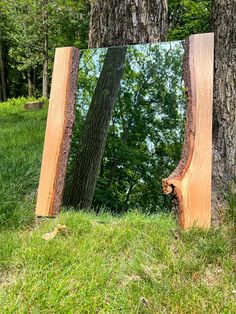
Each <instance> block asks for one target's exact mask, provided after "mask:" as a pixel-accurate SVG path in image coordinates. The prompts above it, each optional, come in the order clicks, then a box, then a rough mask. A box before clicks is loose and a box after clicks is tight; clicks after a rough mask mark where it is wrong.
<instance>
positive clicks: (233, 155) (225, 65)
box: [212, 0, 236, 220]
mask: <svg viewBox="0 0 236 314" xmlns="http://www.w3.org/2000/svg"><path fill="white" fill-rule="evenodd" d="M235 25H236V6H235V2H234V1H232V0H215V1H213V7H212V26H213V30H214V32H215V82H214V116H213V147H214V151H213V207H214V211H213V212H214V218H215V220H218V218H219V210H222V207H223V206H224V205H225V204H224V198H223V194H224V192H226V191H227V189H228V187H229V185H230V184H232V181H233V179H234V178H235V176H236V140H235V138H236V119H235V112H236V93H235V87H236V75H235V73H236V32H235Z"/></svg>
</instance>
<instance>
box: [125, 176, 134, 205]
mask: <svg viewBox="0 0 236 314" xmlns="http://www.w3.org/2000/svg"><path fill="white" fill-rule="evenodd" d="M133 188H134V182H132V181H131V182H130V185H129V190H128V193H127V195H126V199H125V201H124V204H125V206H127V205H128V203H129V198H130V195H131V192H132V190H133Z"/></svg>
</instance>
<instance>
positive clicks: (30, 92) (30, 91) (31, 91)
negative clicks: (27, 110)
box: [27, 69, 34, 97]
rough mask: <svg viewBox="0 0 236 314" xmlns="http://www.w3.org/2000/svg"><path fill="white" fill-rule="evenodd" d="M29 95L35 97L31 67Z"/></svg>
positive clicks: (29, 72)
mask: <svg viewBox="0 0 236 314" xmlns="http://www.w3.org/2000/svg"><path fill="white" fill-rule="evenodd" d="M27 74H28V96H29V97H33V96H34V84H33V80H32V71H31V69H29V70H28V73H27Z"/></svg>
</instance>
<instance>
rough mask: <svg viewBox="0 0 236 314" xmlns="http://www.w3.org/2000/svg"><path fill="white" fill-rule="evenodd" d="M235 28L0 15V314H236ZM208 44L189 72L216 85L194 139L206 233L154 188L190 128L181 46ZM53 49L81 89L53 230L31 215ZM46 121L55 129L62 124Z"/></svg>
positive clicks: (228, 13) (214, 23)
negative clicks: (65, 54) (198, 142)
mask: <svg viewBox="0 0 236 314" xmlns="http://www.w3.org/2000/svg"><path fill="white" fill-rule="evenodd" d="M235 25H236V6H235V1H233V0H195V1H193V0H168V1H166V0H120V1H117V0H18V1H15V0H0V312H1V313H3V314H5V313H6V314H11V313H12V314H14V313H19V314H26V313H49V314H51V313H52V314H54V313H62V314H67V313H88V314H90V313H91V314H93V313H111V314H112V313H114V314H116V313H125V314H126V313H128V314H129V313H130V314H137V313H140V314H141V313H143V314H156V313H161V314H162V313H163V314H164V313H170V314H172V313H173V314H176V313H183V314H185V313H196V314H203V313H204V314H205V313H209V314H221V313H236V303H235V296H236V286H235V282H236V281H235V256H236V251H235V247H236V238H235V234H236V232H235V226H236V189H235V187H236V166H235V160H236V140H235V137H236V119H235V115H236V93H235V86H236V76H235V73H236V49H235V47H236V46H235V44H236V37H235ZM203 33H208V35H207V36H206V37H205V38H211V39H212V41H211V42H210V41H209V42H207V43H206V42H205V49H206V50H205V51H207V52H209V53H206V54H202V55H201V53H199V55H200V58H199V59H201V60H204V59H206V60H207V61H208V60H210V61H211V62H210V67H209V68H210V69H212V71H211V73H210V75H211V74H212V75H213V71H214V82H213V81H212V80H211V82H210V83H213V84H211V92H212V93H213V97H212V93H211V95H210V100H211V103H212V100H213V115H212V114H211V112H210V111H209V112H210V113H209V112H208V116H210V119H208V120H206V121H210V120H211V118H212V120H213V125H212V126H211V125H210V124H211V123H209V125H207V126H205V128H204V130H203V131H202V135H203V136H202V138H203V141H204V140H205V138H204V137H207V136H208V138H209V135H210V136H211V131H212V154H211V147H210V145H209V147H207V149H208V152H209V154H211V156H210V157H212V178H208V179H209V180H210V179H212V183H211V185H210V184H208V187H209V191H210V190H211V191H212V195H210V193H209V195H208V200H209V208H208V209H209V212H211V217H210V219H209V221H210V220H211V218H212V220H211V222H210V225H204V226H201V225H200V226H199V225H198V224H197V221H194V222H193V223H192V222H191V227H190V228H184V227H183V225H181V223H180V219H179V217H180V214H181V210H182V208H181V207H180V202H179V199H177V197H176V194H175V195H173V194H174V193H172V192H173V190H172V188H173V189H175V186H174V185H172V186H170V187H169V188H170V190H171V193H170V195H165V194H164V193H163V181H162V180H163V179H165V178H167V177H168V176H169V175H170V174H171V173H172V171H173V170H174V169H176V166H177V165H178V163H179V161H180V158H182V157H181V154H182V156H183V151H184V149H183V146H184V143H186V138H187V135H188V132H187V131H188V128H187V127H186V121H190V122H189V124H191V123H192V124H194V123H195V122H196V116H194V114H195V112H197V110H196V111H193V110H192V111H191V109H192V108H194V106H195V103H194V101H195V100H196V99H198V94H197V93H195V92H196V91H195V90H194V88H193V89H191V86H189V84H188V79H189V80H191V78H192V77H194V78H195V77H197V76H195V73H192V72H191V73H190V69H191V70H192V69H194V70H196V69H197V67H194V66H195V61H196V64H197V62H198V60H199V59H198V58H197V57H198V56H197V57H196V54H198V53H196V54H195V55H194V57H196V59H194V62H192V60H193V59H191V60H189V59H188V58H189V56H191V53H192V52H193V50H194V48H196V47H194V45H196V46H197V41H194V40H192V41H191V42H190V40H189V39H188V38H189V36H190V38H191V37H192V38H196V37H197V36H191V35H194V34H203ZM209 34H210V35H209ZM213 34H214V36H213ZM205 35H206V34H205ZM205 35H204V36H205ZM201 36H202V35H201ZM208 36H209V37H208ZM213 37H214V43H213ZM208 46H209V47H208ZM210 46H211V47H210ZM58 47H75V48H78V49H79V60H77V61H78V63H79V74H78V83H75V86H76V90H77V91H76V95H74V94H75V93H74V94H73V97H74V98H73V97H72V96H71V95H70V90H69V92H68V94H69V96H70V97H71V99H72V98H73V99H74V100H75V101H74V102H73V105H74V104H75V108H74V107H73V110H74V109H75V110H74V112H73V114H74V113H75V122H74V124H73V123H71V125H70V127H71V129H70V130H71V132H72V137H71V139H72V140H71V147H70V151H69V152H68V163H67V162H66V167H65V169H63V171H65V186H64V185H63V188H62V190H63V191H62V193H61V202H58V204H59V205H58V206H59V211H60V212H59V213H57V215H55V216H53V218H52V217H51V216H52V215H51V216H50V215H48V216H47V217H42V216H41V215H37V213H36V212H37V200H38V199H39V187H40V180H41V174H40V168H41V167H42V164H43V154H44V152H43V148H44V141H45V138H46V136H45V135H47V131H48V128H47V118H48V117H49V115H50V107H52V106H51V103H50V92H51V90H52V89H51V87H52V81H53V79H52V77H53V67H54V60H55V59H54V57H55V51H56V48H58ZM72 50H73V51H77V50H76V49H72ZM72 50H71V51H72ZM213 50H214V58H213V57H212V55H213ZM196 51H197V52H198V51H199V50H197V49H196ZM210 52H212V54H211V53H210ZM205 57H206V58H205ZM67 60H68V59H67ZM72 61H74V62H75V61H76V60H72ZM77 61H76V62H77ZM204 61H205V60H204ZM76 62H75V63H76ZM72 63H73V62H72ZM72 63H71V64H72ZM71 64H69V66H68V65H67V66H68V69H70V70H71V69H72V70H74V68H73V67H72V66H71ZM186 64H187V66H186ZM203 64H207V63H204V62H203ZM76 65H77V64H76ZM190 65H191V67H190ZM70 66H71V68H70ZM186 68H187V71H186ZM213 68H214V69H213ZM207 69H208V68H207ZM207 69H205V68H201V69H200V70H199V71H198V80H199V81H200V83H199V82H198V84H199V85H200V91H201V93H199V95H200V94H201V95H200V96H199V98H201V97H205V98H207V95H208V94H209V93H208V91H207V86H205V85H204V83H202V82H205V81H206V77H208V76H207V75H209V73H207V71H208V70H207ZM72 70H71V72H70V75H73V73H76V75H74V76H75V77H77V72H76V71H74V72H73V71H72ZM188 70H189V72H188ZM193 72H194V71H193ZM209 72H210V71H209ZM57 73H58V72H57ZM186 73H187V74H186ZM191 75H192V77H191ZM210 75H209V76H210ZM58 76H60V75H58ZM199 78H200V79H199ZM62 82H63V80H62ZM65 82H66V80H65ZM186 83H187V84H186ZM212 85H214V88H213V86H212ZM67 87H68V85H66V84H64V86H62V89H64V90H65V89H66V88H67ZM66 91H67V90H66ZM60 92H61V91H60V90H59V88H58V89H57V93H58V95H59V96H60V95H61V94H60ZM198 92H199V91H198ZM196 95H197V97H196ZM194 97H195V98H194ZM59 98H60V97H59ZM59 98H56V99H59ZM66 100H67V98H66ZM191 102H192V107H191V106H190V105H189V104H191ZM35 103H37V104H40V107H35V108H33V109H32V108H29V107H27V106H26V105H27V104H35ZM65 103H66V101H65ZM205 104H207V102H202V104H201V108H204V109H205V107H207V106H205ZM41 105H42V106H41ZM54 105H55V107H56V105H57V103H56V102H55V103H54ZM66 105H68V104H67V103H66ZM69 105H71V103H70V104H69ZM69 105H68V106H69ZM204 106H205V107H204ZM199 107H200V106H199ZM189 108H190V110H189ZM207 109H208V108H206V111H204V112H205V113H206V112H207ZM198 110H199V109H198ZM66 114H67V112H66ZM208 118H209V117H208ZM194 119H195V120H194ZM52 120H53V121H54V120H55V121H54V122H55V125H57V123H58V124H61V125H60V127H61V128H62V129H63V128H64V126H65V122H64V121H66V118H65V120H63V123H64V124H63V125H62V123H59V122H58V121H59V119H58V116H55V119H54V116H53V117H52ZM200 120H201V119H199V116H198V122H199V121H200ZM70 122H71V121H70ZM72 124H73V128H72ZM58 129H59V128H58ZM186 130H187V131H186ZM57 131H58V130H57V129H55V130H54V129H53V130H51V132H49V133H51V134H50V135H51V138H53V137H54V136H55V134H56V132H57ZM64 131H65V128H64V129H63V132H64ZM190 131H191V132H192V133H191V132H190V134H191V136H192V138H193V139H194V140H195V135H196V134H195V131H196V129H194V128H193V129H191V130H190ZM70 135H71V134H69V136H70ZM53 140H54V138H53ZM68 143H69V142H68ZM68 143H67V144H68ZM189 143H190V142H188V141H187V146H188V145H189V147H190V144H189ZM53 144H54V146H55V147H57V142H56V141H55V143H53ZM63 144H64V143H63ZM69 144H70V143H69ZM194 144H195V143H194ZM51 146H53V145H51ZM61 146H62V145H61ZM61 146H60V149H61ZM49 148H50V145H49ZM207 149H206V150H207ZM49 153H50V150H49ZM194 153H195V154H197V155H201V154H203V155H204V152H200V153H199V152H198V151H197V150H196V152H194ZM63 154H64V155H66V153H65V152H63ZM49 155H50V154H49ZM59 157H60V156H59ZM66 158H67V157H66ZM58 160H59V158H58ZM66 161H67V160H66ZM210 166H211V165H209V169H210ZM48 168H53V167H52V165H51V164H50V165H48ZM55 168H56V170H55V173H57V171H58V169H59V170H60V167H58V165H57V167H55ZM200 168H204V167H202V165H201V164H200V165H199V168H198V169H200ZM198 169H197V175H198ZM204 169H205V168H204ZM209 169H207V170H209ZM190 170H191V171H192V169H190ZM48 172H49V171H48ZM48 172H47V171H46V178H47V176H48ZM209 172H210V170H209ZM199 173H200V171H199ZM209 177H210V175H209ZM197 178H198V176H197ZM165 180H167V179H165ZM62 181H63V179H62V178H61V177H60V178H59V180H58V182H59V183H60V184H61V182H62ZM210 181H211V180H210ZM195 183H196V184H195ZM208 183H209V182H208ZM63 184H64V182H63ZM51 185H52V186H53V189H54V190H53V191H55V181H52V184H51ZM194 185H195V186H196V187H198V185H199V182H198V181H196V182H194ZM201 185H202V186H205V182H203V181H201ZM194 191H195V190H194ZM46 192H47V193H48V191H46ZM167 192H168V191H167ZM166 194H168V193H166ZM55 195H56V193H52V194H51V193H48V195H47V196H48V198H45V199H46V201H48V200H49V201H48V203H50V201H51V199H52V198H53V197H55ZM194 197H195V199H201V195H197V193H196V195H194ZM50 204H51V203H50ZM204 211H205V212H206V209H205V208H199V210H198V212H204ZM197 214H198V213H197ZM49 216H50V217H49Z"/></svg>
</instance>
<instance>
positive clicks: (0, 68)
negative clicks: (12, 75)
mask: <svg viewBox="0 0 236 314" xmlns="http://www.w3.org/2000/svg"><path fill="white" fill-rule="evenodd" d="M6 87H7V84H6V75H5V62H4V58H3V44H2V42H1V41H0V88H1V91H0V101H6V100H7V89H6Z"/></svg>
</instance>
